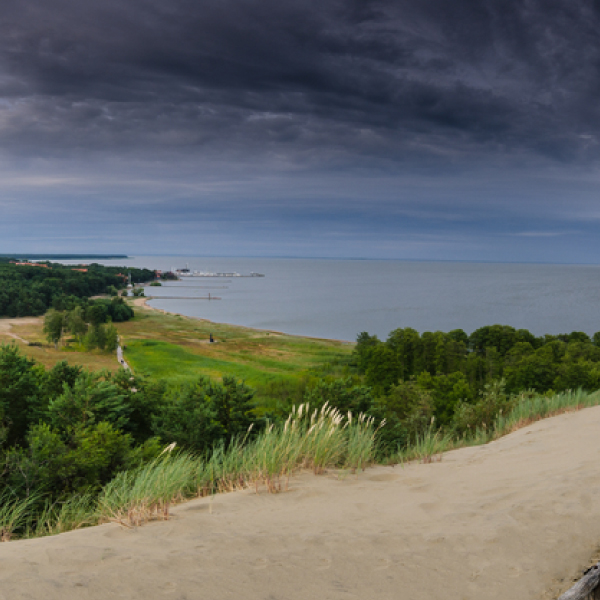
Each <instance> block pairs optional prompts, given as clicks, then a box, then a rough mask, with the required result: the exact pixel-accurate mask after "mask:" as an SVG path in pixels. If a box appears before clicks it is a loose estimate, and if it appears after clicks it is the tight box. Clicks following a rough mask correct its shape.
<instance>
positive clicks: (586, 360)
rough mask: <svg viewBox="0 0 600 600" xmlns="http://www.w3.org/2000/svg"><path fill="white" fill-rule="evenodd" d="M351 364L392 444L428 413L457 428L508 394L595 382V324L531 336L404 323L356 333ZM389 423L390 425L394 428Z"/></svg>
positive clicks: (598, 359)
mask: <svg viewBox="0 0 600 600" xmlns="http://www.w3.org/2000/svg"><path fill="white" fill-rule="evenodd" d="M353 358H354V365H355V367H356V369H357V371H358V372H359V374H360V375H361V376H362V378H363V382H364V384H365V385H367V386H368V387H369V388H370V389H371V390H372V393H373V397H374V398H375V399H376V400H375V401H374V404H373V407H372V408H373V410H374V411H375V412H377V413H378V414H379V415H382V416H385V417H386V418H387V419H388V422H389V423H390V426H389V427H388V428H387V431H386V432H385V434H384V437H385V438H386V439H387V442H388V443H390V444H392V445H394V444H397V443H404V442H405V441H406V440H408V439H409V438H410V436H411V435H412V436H413V437H414V436H415V435H418V433H419V431H422V430H423V428H424V427H426V426H427V425H428V424H429V423H431V420H432V419H433V420H434V422H435V423H436V425H437V426H438V427H444V428H448V429H452V430H454V431H455V432H458V433H464V432H465V431H466V430H467V429H469V428H475V427H478V426H483V425H485V424H486V422H487V424H488V425H489V424H490V422H491V420H493V419H494V418H495V417H496V416H497V415H498V414H499V412H500V411H501V410H503V409H504V410H506V409H507V408H508V406H509V404H510V402H511V399H514V398H515V397H517V396H519V395H522V394H524V393H528V394H533V393H538V394H551V393H554V392H561V391H565V390H569V389H572V390H575V389H579V388H581V389H584V390H596V389H598V388H600V332H599V333H595V334H594V335H593V336H591V337H590V336H588V335H587V334H585V333H583V332H580V331H575V332H572V333H568V334H560V335H544V336H538V337H536V336H534V335H533V334H532V333H531V332H529V331H527V330H525V329H515V328H513V327H510V326H507V325H490V326H485V327H481V328H479V329H477V330H475V331H474V332H473V333H471V334H470V335H467V334H466V333H465V332H464V331H463V330H461V329H457V330H454V331H450V332H448V333H444V332H440V331H436V332H424V333H422V334H419V332H417V331H415V330H414V329H411V328H408V327H407V328H399V329H395V330H394V331H392V332H391V333H390V334H389V336H388V338H387V340H386V341H381V340H379V339H378V338H377V336H374V335H369V334H368V333H366V332H363V333H361V334H359V336H358V338H357V344H356V347H355V350H354V354H353ZM394 430H395V432H394Z"/></svg>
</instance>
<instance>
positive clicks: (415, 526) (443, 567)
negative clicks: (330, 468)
mask: <svg viewBox="0 0 600 600" xmlns="http://www.w3.org/2000/svg"><path fill="white" fill-rule="evenodd" d="M599 429H600V408H590V409H586V410H582V411H579V412H573V413H568V414H564V415H560V416H557V417H555V418H552V419H548V420H544V421H540V422H538V423H534V424H532V425H530V426H528V427H526V428H524V429H521V430H519V431H517V432H515V433H513V434H511V435H508V436H505V437H503V438H502V439H499V440H497V441H495V442H494V443H492V444H489V445H486V446H479V447H471V448H463V449H460V450H457V451H454V452H451V453H448V454H447V455H445V456H444V460H443V461H442V462H436V463H433V464H417V463H412V464H410V465H405V466H404V468H400V467H398V466H396V467H374V468H372V469H369V470H368V471H366V472H364V473H360V474H359V475H358V476H353V475H352V476H348V477H345V478H343V479H341V480H340V479H338V478H337V476H333V477H332V476H331V475H332V473H329V474H324V475H322V476H319V477H315V476H313V475H312V474H303V475H300V476H298V477H297V478H293V479H292V480H291V482H290V491H289V493H282V494H267V493H263V492H262V489H264V488H262V489H261V490H259V491H260V493H259V494H256V493H255V491H254V489H253V488H250V489H248V490H246V491H245V492H241V493H236V494H225V495H221V496H216V497H212V496H209V497H205V498H198V499H196V500H193V501H191V502H189V503H187V504H182V505H181V506H179V507H177V508H176V509H174V510H173V511H172V512H173V518H171V519H169V521H166V522H160V523H155V524H154V525H152V526H150V527H140V528H134V529H128V528H124V527H119V526H117V525H114V524H112V525H111V524H109V525H105V526H103V527H96V528H91V529H86V530H80V531H76V532H71V533H69V534H67V535H59V536H53V537H47V538H43V539H37V540H24V541H17V542H15V543H11V544H0V561H1V562H2V571H1V572H0V588H1V589H2V593H3V594H4V595H6V597H10V598H14V599H16V600H20V599H24V598H42V597H43V598H48V600H54V599H57V600H58V599H59V598H60V600H64V599H65V598H66V599H67V600H79V599H83V598H86V599H89V600H95V599H98V600H99V599H102V600H104V598H107V597H112V596H114V597H127V598H145V599H148V600H158V599H159V598H164V597H166V596H171V597H177V598H183V597H187V598H197V597H207V598H217V599H220V598H229V597H231V598H235V597H238V596H240V595H243V596H244V598H248V599H249V600H259V599H261V600H262V599H264V598H266V597H273V598H286V599H288V600H304V599H305V598H308V597H316V598H330V599H331V600H343V599H346V598H349V597H357V598H381V599H383V600H392V599H393V600H396V599H398V598H411V599H414V600H432V599H437V598H444V600H464V599H467V600H497V599H498V598H510V599H511V600H540V599H541V598H543V599H545V600H546V599H547V600H550V599H553V598H556V597H558V595H559V594H560V592H561V591H564V590H565V589H567V588H568V587H569V585H570V583H571V579H572V578H573V577H574V576H577V574H578V571H579V569H580V568H581V567H582V566H583V565H585V564H586V562H587V560H588V558H589V556H590V555H591V554H592V552H593V550H594V549H595V548H596V546H597V543H598V539H600V505H599V504H598V502H596V501H595V498H597V496H598V493H599V492H600V484H599V481H598V466H597V455H598V452H600V441H599V437H598V430H599ZM175 466H176V465H175V464H173V467H174V471H176V470H177V469H175Z"/></svg>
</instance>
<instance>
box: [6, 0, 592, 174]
mask: <svg viewBox="0 0 600 600" xmlns="http://www.w3.org/2000/svg"><path fill="white" fill-rule="evenodd" d="M4 5H5V7H4V8H3V18H2V21H1V22H0V97H1V98H2V99H3V100H2V101H0V145H1V146H2V147H3V148H4V150H5V152H6V151H8V152H10V153H15V154H24V155H48V153H50V154H56V155H60V154H63V153H64V154H72V153H78V152H81V151H88V150H89V151H109V152H128V151H129V152H135V153H138V152H146V153H148V154H150V155H152V154H156V155H157V156H162V155H168V154H169V153H171V152H174V153H178V152H183V153H186V152H190V151H197V152H200V153H204V152H206V153H208V152H210V155H211V156H213V157H219V156H224V157H231V156H240V157H242V156H244V155H248V154H249V153H250V154H255V153H261V154H263V155H266V156H267V157H268V159H269V160H271V161H273V162H274V163H277V162H280V163H281V164H282V165H283V166H284V167H286V168H291V167H293V166H294V165H298V166H303V165H305V164H310V165H313V166H314V165H315V164H323V161H325V162H326V164H328V165H335V164H340V165H344V164H356V163H357V162H360V161H363V160H366V161H367V163H366V164H368V160H369V159H373V161H374V163H379V164H386V161H391V162H392V163H394V162H395V161H398V160H407V159H409V158H410V159H411V160H415V161H419V160H423V161H426V160H431V159H433V160H436V161H438V162H439V161H447V160H458V159H460V158H461V157H470V158H472V157H473V156H479V155H480V153H481V151H482V150H483V151H485V152H486V153H488V154H489V155H491V156H500V155H507V154H513V155H514V154H515V153H517V154H518V153H523V154H524V155H525V156H530V157H535V156H539V157H544V158H547V159H550V160H558V161H563V162H564V161H567V162H571V161H577V162H580V161H584V162H586V161H591V162H595V161H596V160H597V158H598V143H597V137H596V136H597V134H598V131H597V130H598V126H599V125H600V118H599V114H598V104H597V101H596V98H597V95H598V92H599V82H600V78H599V76H598V69H599V66H600V40H599V33H598V32H600V3H599V2H597V1H595V2H592V1H590V0H586V1H582V2H572V0H550V1H548V0H545V1H542V0H529V1H525V2H524V1H522V0H521V1H509V0H488V1H485V0H460V1H458V0H457V1H455V2H448V1H447V0H410V1H404V2H391V1H390V2H377V1H365V0H363V1H361V2H358V1H350V0H346V1H340V0H334V1H330V2H326V3H323V2H316V1H313V0H298V1H296V2H286V1H284V2H282V1H281V0H278V1H276V0H260V1H258V0H254V1H247V0H208V1H203V2H198V1H193V0H170V1H169V2H164V1H162V0H161V1H160V2H159V1H155V0H127V1H124V0H119V1H116V0H105V1H103V2H102V3H98V2H91V1H89V0H88V1H86V0H52V1H49V0H19V1H16V0H5V3H4ZM194 149H195V150H194Z"/></svg>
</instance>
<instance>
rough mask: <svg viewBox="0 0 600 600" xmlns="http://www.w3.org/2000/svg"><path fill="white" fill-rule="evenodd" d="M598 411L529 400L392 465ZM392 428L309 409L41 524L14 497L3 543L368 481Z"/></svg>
mask: <svg viewBox="0 0 600 600" xmlns="http://www.w3.org/2000/svg"><path fill="white" fill-rule="evenodd" d="M598 404H600V391H596V392H592V393H587V392H582V391H581V390H577V391H574V392H572V391H568V392H564V393H561V394H556V395H554V396H551V397H545V396H531V395H527V394H524V395H523V396H522V397H520V398H518V399H516V401H515V402H514V403H513V405H512V408H511V409H510V410H508V411H507V413H506V414H502V413H500V414H499V415H497V417H496V418H495V420H494V422H493V423H492V426H490V427H485V426H482V427H479V428H476V430H475V431H473V432H472V433H470V434H468V435H464V436H462V437H460V436H456V435H455V436H453V435H452V433H451V432H444V431H441V430H437V429H436V428H435V427H434V423H433V422H432V423H431V424H430V425H429V427H428V428H427V429H426V430H425V431H424V432H423V433H422V434H421V435H420V436H417V438H416V439H415V440H414V442H413V443H412V444H410V445H409V446H408V447H407V448H404V449H402V451H400V452H398V453H397V454H396V455H394V456H392V457H390V458H389V459H388V460H389V462H406V461H411V460H419V461H421V462H425V463H427V462H434V461H436V460H441V456H442V454H443V453H444V452H446V451H448V450H451V449H453V448H457V447H460V446H468V445H475V444H484V443H487V442H489V441H492V440H495V439H497V438H499V437H501V436H503V435H506V434H508V433H511V432H513V431H515V430H516V429H519V428H521V427H524V426H526V425H528V424H530V423H533V422H535V421H537V420H540V419H543V418H545V417H549V416H553V415H557V414H561V413H564V412H568V411H572V410H579V409H581V408H585V407H589V406H596V405H598ZM383 425H384V423H377V424H376V423H375V422H374V421H373V419H372V418H371V417H367V416H365V415H358V416H353V415H352V414H348V415H342V414H341V413H340V412H339V411H338V410H336V409H334V408H332V407H329V406H327V405H325V406H323V407H322V408H321V409H319V410H316V409H311V407H310V406H309V405H308V404H302V405H300V406H299V407H298V409H295V408H294V410H293V411H292V413H291V414H290V416H289V418H288V419H287V421H286V422H285V423H284V424H282V425H270V426H269V427H267V428H266V429H265V430H263V431H261V432H260V433H258V434H257V435H256V437H254V439H252V440H250V441H249V440H248V438H249V434H250V432H248V434H247V435H246V437H245V438H242V439H238V440H235V441H234V442H233V443H231V444H230V445H229V446H228V447H227V448H225V447H223V446H219V447H217V448H215V449H214V450H213V452H211V453H210V454H209V455H207V456H196V455H193V454H190V453H187V452H184V451H180V452H177V451H172V450H173V445H171V446H170V447H169V448H168V449H169V452H165V453H164V454H163V455H161V456H160V457H158V458H157V459H155V460H153V461H151V462H149V463H147V464H145V465H143V466H141V467H139V468H138V469H135V470H132V471H126V472H122V473H119V474H118V475H117V476H116V477H115V478H114V479H113V480H112V481H110V482H109V483H108V484H107V485H106V486H105V487H104V488H103V490H102V491H101V493H100V494H99V495H98V496H91V495H86V494H84V495H78V496H73V497H71V498H69V499H67V500H66V501H63V502H60V503H55V504H52V505H46V507H45V508H44V509H43V511H42V512H41V513H39V512H37V513H36V514H34V512H33V507H34V506H35V505H37V506H39V502H38V500H39V499H38V498H35V497H30V498H26V499H22V500H18V499H15V498H14V497H11V496H10V495H9V494H8V493H5V494H4V495H3V496H1V497H0V539H1V540H2V541H9V540H11V539H15V538H16V537H40V536H44V535H52V534H55V533H61V532H64V531H70V530H72V529H77V528H79V527H85V526H90V525H96V524H99V523H105V522H110V521H113V522H117V523H120V524H122V525H124V526H127V527H135V526H138V525H141V524H143V523H145V522H147V521H150V520H155V519H168V518H169V517H170V515H171V511H170V509H171V507H172V506H173V505H174V504H176V503H179V502H182V501H184V500H186V499H191V498H194V497H201V496H208V495H212V494H216V493H224V492H229V491H235V490H240V489H246V488H253V489H255V490H256V491H257V492H260V491H261V490H266V491H268V492H279V491H282V490H285V489H287V487H288V484H289V479H290V477H291V476H292V475H293V474H294V473H296V472H298V471H301V470H311V471H313V472H314V473H317V474H318V473H322V472H324V471H325V470H327V469H336V470H337V472H339V473H340V474H343V473H354V472H358V471H360V470H363V469H365V468H367V467H368V466H369V465H370V464H372V463H373V462H375V457H376V453H377V431H378V429H379V428H380V427H381V426H383ZM38 511H39V509H38ZM17 534H18V535H17Z"/></svg>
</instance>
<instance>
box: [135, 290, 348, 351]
mask: <svg viewBox="0 0 600 600" xmlns="http://www.w3.org/2000/svg"><path fill="white" fill-rule="evenodd" d="M132 300H133V301H132V304H133V305H134V306H141V307H142V308H145V309H147V310H156V311H158V312H161V313H163V314H164V315H173V316H175V317H183V318H184V319H194V320H195V321H205V322H206V323H214V324H215V325H227V326H229V327H239V328H240V329H250V330H251V331H264V332H265V333H272V334H274V335H285V336H288V337H294V338H304V339H306V340H320V341H327V342H337V343H339V344H345V345H353V344H355V343H356V342H352V341H349V340H338V339H334V338H320V337H315V336H314V335H298V334H296V333H286V332H285V331H276V330H275V329H259V328H257V327H248V326H247V325H238V324H237V323H217V322H215V321H211V320H210V319H203V318H202V317H191V316H189V315H182V314H181V313H176V312H170V311H168V310H165V309H164V308H156V307H155V306H151V305H150V304H148V302H149V301H150V300H160V298H147V297H143V296H142V297H138V298H132Z"/></svg>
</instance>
